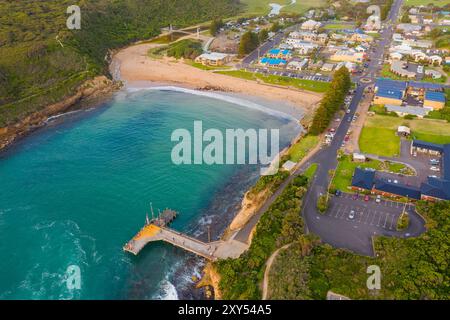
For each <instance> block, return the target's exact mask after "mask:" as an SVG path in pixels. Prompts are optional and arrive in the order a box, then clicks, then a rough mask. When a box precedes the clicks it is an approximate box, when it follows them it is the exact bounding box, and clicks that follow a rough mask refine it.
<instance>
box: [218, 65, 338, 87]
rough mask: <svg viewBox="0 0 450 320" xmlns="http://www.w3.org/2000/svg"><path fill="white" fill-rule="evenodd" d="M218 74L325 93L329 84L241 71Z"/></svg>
mask: <svg viewBox="0 0 450 320" xmlns="http://www.w3.org/2000/svg"><path fill="white" fill-rule="evenodd" d="M218 73H220V74H224V75H229V76H233V77H237V78H242V79H246V80H255V81H256V80H258V79H259V80H261V81H263V82H265V83H267V84H274V85H280V86H291V87H294V88H297V89H302V90H309V91H314V92H325V91H327V89H328V88H329V87H330V83H329V82H321V81H314V80H304V79H293V78H289V77H283V76H274V75H267V76H266V75H262V74H259V73H253V72H248V71H242V70H232V71H218Z"/></svg>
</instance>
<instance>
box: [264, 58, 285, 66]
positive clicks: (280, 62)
mask: <svg viewBox="0 0 450 320" xmlns="http://www.w3.org/2000/svg"><path fill="white" fill-rule="evenodd" d="M259 63H260V64H262V65H263V66H269V67H284V66H285V65H286V64H287V61H286V60H284V59H275V58H267V57H265V58H262V59H261V61H260V62H259Z"/></svg>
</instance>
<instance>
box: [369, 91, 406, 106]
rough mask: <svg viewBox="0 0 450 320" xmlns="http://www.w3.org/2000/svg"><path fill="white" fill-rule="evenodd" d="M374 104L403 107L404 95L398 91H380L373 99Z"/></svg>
mask: <svg viewBox="0 0 450 320" xmlns="http://www.w3.org/2000/svg"><path fill="white" fill-rule="evenodd" d="M373 102H374V104H381V105H394V106H401V105H402V103H403V93H402V91H400V90H397V89H387V88H381V89H378V90H377V92H376V94H375V97H374V99H373Z"/></svg>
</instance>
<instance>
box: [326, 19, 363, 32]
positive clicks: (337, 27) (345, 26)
mask: <svg viewBox="0 0 450 320" xmlns="http://www.w3.org/2000/svg"><path fill="white" fill-rule="evenodd" d="M354 28H355V25H353V24H346V23H339V21H337V22H336V23H331V24H327V25H326V26H325V27H324V29H326V30H342V29H354Z"/></svg>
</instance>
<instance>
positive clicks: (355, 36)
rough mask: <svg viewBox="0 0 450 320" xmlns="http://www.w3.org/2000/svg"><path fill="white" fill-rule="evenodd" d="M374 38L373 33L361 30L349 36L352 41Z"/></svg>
mask: <svg viewBox="0 0 450 320" xmlns="http://www.w3.org/2000/svg"><path fill="white" fill-rule="evenodd" d="M373 39H374V38H373V37H372V36H371V35H368V34H365V33H359V32H356V33H354V34H352V35H351V36H350V38H349V40H350V41H355V42H373Z"/></svg>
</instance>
